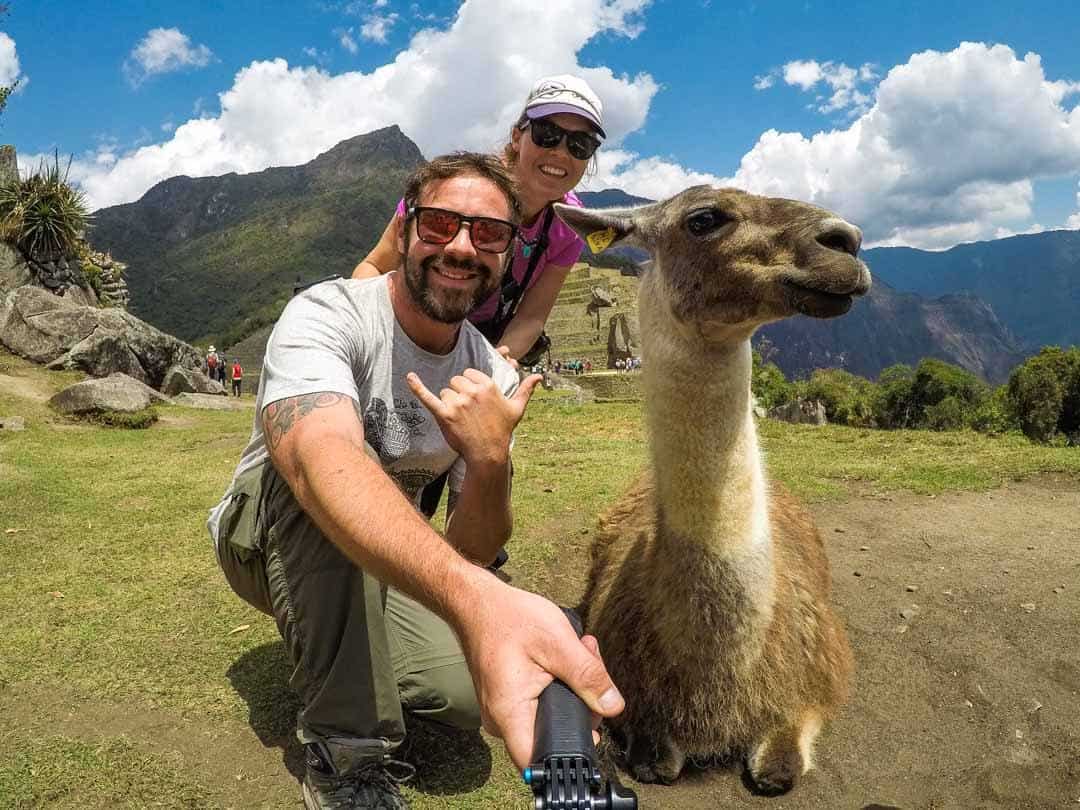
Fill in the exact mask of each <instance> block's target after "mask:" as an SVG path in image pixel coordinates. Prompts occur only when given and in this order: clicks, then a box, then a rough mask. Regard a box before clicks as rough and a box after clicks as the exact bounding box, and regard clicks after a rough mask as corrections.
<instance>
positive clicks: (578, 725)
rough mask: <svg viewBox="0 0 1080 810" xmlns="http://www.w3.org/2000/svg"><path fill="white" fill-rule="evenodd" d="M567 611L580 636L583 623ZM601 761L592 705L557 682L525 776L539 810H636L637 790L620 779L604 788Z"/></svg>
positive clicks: (544, 696)
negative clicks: (598, 754)
mask: <svg viewBox="0 0 1080 810" xmlns="http://www.w3.org/2000/svg"><path fill="white" fill-rule="evenodd" d="M563 612H564V613H565V614H566V617H567V618H568V619H569V620H570V624H571V625H573V627H574V630H576V631H577V634H578V636H581V633H582V628H581V619H579V618H578V615H577V614H576V613H575V612H574V611H572V610H569V609H567V608H563ZM598 759H599V758H598V757H597V754H596V747H595V746H594V745H593V738H592V715H591V714H590V712H589V707H588V706H586V705H585V703H584V702H583V701H582V700H581V698H579V697H578V696H577V695H575V694H574V692H573V691H572V690H571V689H570V688H569V687H568V686H567V685H566V684H564V683H563V682H562V681H559V680H555V681H552V682H551V684H550V685H549V686H548V687H547V688H546V689H545V690H544V691H543V692H541V693H540V705H539V706H538V707H537V710H536V740H535V742H534V745H533V755H532V764H531V765H530V766H529V767H528V768H526V769H525V773H524V777H525V784H527V785H529V786H530V787H531V788H532V791H533V796H534V797H535V802H536V810H637V806H638V804H637V795H636V794H635V793H634V791H632V790H630V789H628V788H624V787H623V786H622V785H620V784H619V783H618V781H617V780H615V779H612V781H611V782H610V783H608V784H607V785H605V784H604V781H603V776H602V775H601V773H600V768H599V767H598V766H597V761H598Z"/></svg>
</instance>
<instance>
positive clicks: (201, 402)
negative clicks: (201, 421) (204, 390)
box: [173, 394, 252, 411]
mask: <svg viewBox="0 0 1080 810" xmlns="http://www.w3.org/2000/svg"><path fill="white" fill-rule="evenodd" d="M173 404H174V405H182V406H183V407H185V408H198V409H200V410H203V411H245V410H248V409H250V408H251V405H252V402H251V400H250V399H249V400H244V401H241V400H239V399H233V398H232V397H218V396H213V395H211V394H177V395H176V396H175V397H174V398H173Z"/></svg>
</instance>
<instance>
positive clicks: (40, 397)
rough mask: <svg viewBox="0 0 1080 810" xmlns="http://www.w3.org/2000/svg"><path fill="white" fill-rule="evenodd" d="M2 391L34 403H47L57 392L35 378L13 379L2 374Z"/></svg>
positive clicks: (0, 381)
mask: <svg viewBox="0 0 1080 810" xmlns="http://www.w3.org/2000/svg"><path fill="white" fill-rule="evenodd" d="M0 391H3V392H4V393H5V394H12V395H13V396H16V397H21V398H23V399H29V400H32V401H33V402H46V401H48V399H49V397H51V396H52V395H53V394H54V393H55V392H54V391H53V390H52V389H50V388H49V387H48V386H47V385H44V384H42V383H41V382H40V381H39V380H37V379H35V378H33V377H12V376H10V375H8V374H0Z"/></svg>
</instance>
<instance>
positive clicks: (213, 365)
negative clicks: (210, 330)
mask: <svg viewBox="0 0 1080 810" xmlns="http://www.w3.org/2000/svg"><path fill="white" fill-rule="evenodd" d="M220 364H221V358H220V357H218V353H217V349H215V348H214V344H213V343H211V344H210V348H209V350H207V352H206V362H205V364H204V365H205V369H206V376H207V377H209V378H210V379H211V380H216V379H217V378H218V366H219V365H220Z"/></svg>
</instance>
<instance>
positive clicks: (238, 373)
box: [232, 357, 244, 397]
mask: <svg viewBox="0 0 1080 810" xmlns="http://www.w3.org/2000/svg"><path fill="white" fill-rule="evenodd" d="M243 382H244V367H243V366H241V365H240V358H239V357H235V358H233V364H232V392H233V396H235V397H238V396H240V386H241V385H242V384H243Z"/></svg>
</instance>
